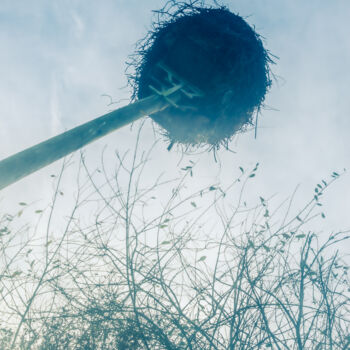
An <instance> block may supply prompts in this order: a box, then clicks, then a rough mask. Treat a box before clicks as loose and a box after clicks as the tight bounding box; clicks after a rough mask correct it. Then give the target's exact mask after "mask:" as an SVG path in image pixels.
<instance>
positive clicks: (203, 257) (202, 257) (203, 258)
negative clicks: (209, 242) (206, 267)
mask: <svg viewBox="0 0 350 350" xmlns="http://www.w3.org/2000/svg"><path fill="white" fill-rule="evenodd" d="M206 258H207V257H206V256H205V255H203V256H201V257H200V258H199V259H198V260H197V261H204V260H205V259H206Z"/></svg>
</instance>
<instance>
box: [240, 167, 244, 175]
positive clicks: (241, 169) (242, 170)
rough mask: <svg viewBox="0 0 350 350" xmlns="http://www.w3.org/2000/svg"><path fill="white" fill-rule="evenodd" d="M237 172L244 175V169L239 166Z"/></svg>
mask: <svg viewBox="0 0 350 350" xmlns="http://www.w3.org/2000/svg"><path fill="white" fill-rule="evenodd" d="M239 170H240V171H241V172H242V174H244V169H243V168H242V167H241V166H240V167H239Z"/></svg>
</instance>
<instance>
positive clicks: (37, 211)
mask: <svg viewBox="0 0 350 350" xmlns="http://www.w3.org/2000/svg"><path fill="white" fill-rule="evenodd" d="M42 212H43V211H42V210H40V209H38V210H35V213H36V214H40V213H42Z"/></svg>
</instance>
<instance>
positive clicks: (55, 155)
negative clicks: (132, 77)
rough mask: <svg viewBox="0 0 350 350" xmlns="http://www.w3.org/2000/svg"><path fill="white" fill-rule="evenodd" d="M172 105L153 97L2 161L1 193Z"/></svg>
mask: <svg viewBox="0 0 350 350" xmlns="http://www.w3.org/2000/svg"><path fill="white" fill-rule="evenodd" d="M168 106H169V101H167V100H166V99H165V98H163V97H162V96H161V95H152V96H149V97H147V98H144V99H142V100H139V101H137V102H135V103H132V104H129V105H127V106H125V107H122V108H119V109H117V110H115V111H113V112H110V113H108V114H105V115H103V116H101V117H99V118H96V119H94V120H91V121H90V122H87V123H85V124H83V125H80V126H77V127H75V128H73V129H71V130H69V131H66V132H64V133H62V134H60V135H58V136H55V137H52V138H50V139H48V140H46V141H44V142H41V143H39V144H37V145H35V146H33V147H30V148H27V149H26V150H24V151H21V152H19V153H16V154H14V155H12V156H10V157H8V158H5V159H3V160H2V161H0V190H1V189H3V188H5V187H6V186H9V185H11V184H12V183H14V182H16V181H18V180H20V179H22V178H23V177H25V176H27V175H30V174H31V173H33V172H35V171H37V170H39V169H41V168H43V167H45V166H46V165H49V164H51V163H53V162H54V161H56V160H59V159H61V158H63V157H65V156H66V155H68V154H70V153H72V152H74V151H76V150H78V149H80V148H81V147H84V146H85V145H87V144H89V143H90V142H93V141H95V140H97V139H99V138H100V137H103V136H105V135H107V134H109V133H110V132H112V131H114V130H116V129H118V128H121V127H123V126H124V125H127V124H129V123H131V122H133V121H135V120H137V119H139V118H141V117H143V116H147V115H151V114H153V113H156V112H159V111H161V110H163V109H165V108H167V107H168Z"/></svg>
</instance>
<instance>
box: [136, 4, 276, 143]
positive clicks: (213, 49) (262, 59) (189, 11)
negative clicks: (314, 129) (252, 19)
mask: <svg viewBox="0 0 350 350" xmlns="http://www.w3.org/2000/svg"><path fill="white" fill-rule="evenodd" d="M183 6H184V7H183V8H179V9H178V11H176V12H175V13H173V14H170V13H167V15H168V16H170V17H168V20H167V21H163V22H162V21H160V22H159V23H158V24H156V25H155V28H154V30H153V31H152V32H151V33H149V35H148V37H147V38H146V39H145V41H144V42H143V43H142V44H139V50H138V55H139V56H138V59H136V60H135V62H134V65H135V66H136V74H135V75H134V76H132V79H131V80H132V81H133V87H134V96H135V97H136V98H138V99H142V98H145V97H147V96H149V95H152V94H153V93H154V91H153V90H152V86H154V84H158V86H159V85H162V83H164V86H166V85H167V82H166V81H165V78H166V74H164V71H162V70H159V69H158V65H159V63H161V64H162V65H163V66H165V67H167V68H168V69H169V71H171V72H173V73H174V74H176V75H177V76H178V77H180V79H183V80H184V81H186V82H189V83H190V84H192V85H194V86H196V87H197V88H198V89H199V90H200V91H201V92H202V96H200V97H195V98H193V99H191V100H188V101H187V100H186V98H184V99H183V100H182V101H180V102H179V103H178V104H179V105H180V106H181V105H182V107H185V108H177V107H176V106H171V107H169V108H167V109H166V110H163V111H161V112H159V113H155V114H153V115H151V116H150V117H151V118H152V119H153V120H154V121H155V122H157V123H158V124H159V125H160V126H161V127H162V128H163V129H165V134H166V136H167V137H168V138H169V139H170V141H171V142H172V143H183V144H186V145H191V146H195V145H203V144H207V145H210V146H219V145H220V144H222V143H225V142H227V140H229V139H230V138H231V137H232V135H233V134H235V133H237V132H240V131H242V130H245V128H246V126H247V125H249V124H250V125H252V118H253V114H254V112H256V111H258V110H259V109H260V107H261V106H262V103H263V101H264V98H265V95H266V92H267V91H268V89H269V87H270V85H271V79H270V68H269V64H270V63H272V60H271V58H270V56H269V53H268V52H267V51H266V50H265V48H264V46H263V43H262V41H261V38H260V36H259V35H258V34H257V33H256V32H255V31H254V29H253V28H252V27H251V26H249V25H248V23H247V22H246V21H245V20H244V19H243V18H242V17H241V16H239V15H237V14H234V13H232V12H230V11H229V10H228V9H227V8H226V7H220V8H203V7H197V6H194V5H188V4H187V5H183Z"/></svg>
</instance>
